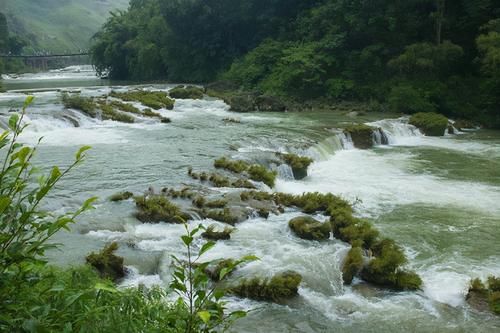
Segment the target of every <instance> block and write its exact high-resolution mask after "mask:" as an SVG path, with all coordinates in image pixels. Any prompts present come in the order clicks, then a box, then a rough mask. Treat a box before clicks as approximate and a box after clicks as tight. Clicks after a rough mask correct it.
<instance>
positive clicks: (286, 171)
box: [276, 164, 295, 180]
mask: <svg viewBox="0 0 500 333" xmlns="http://www.w3.org/2000/svg"><path fill="white" fill-rule="evenodd" d="M276 171H278V177H279V178H280V179H285V180H294V179H295V178H294V176H293V171H292V168H291V167H290V166H289V165H288V164H281V165H279V166H278V167H277V168H276Z"/></svg>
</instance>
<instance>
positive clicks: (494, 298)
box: [467, 276, 500, 315]
mask: <svg viewBox="0 0 500 333" xmlns="http://www.w3.org/2000/svg"><path fill="white" fill-rule="evenodd" d="M471 296H476V297H477V298H479V299H480V300H482V301H485V302H488V305H489V308H490V310H491V311H492V312H493V313H495V314H497V315H500V278H499V277H495V276H489V277H488V279H487V283H486V284H485V283H483V282H482V281H481V279H479V278H476V279H473V280H471V282H470V286H469V294H468V295H467V298H468V299H469V298H470V297H471Z"/></svg>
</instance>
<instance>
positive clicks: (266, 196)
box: [240, 191, 274, 201]
mask: <svg viewBox="0 0 500 333" xmlns="http://www.w3.org/2000/svg"><path fill="white" fill-rule="evenodd" d="M240 198H241V200H242V201H248V200H257V201H270V200H273V198H274V196H273V194H271V193H267V192H258V191H245V192H241V193H240Z"/></svg>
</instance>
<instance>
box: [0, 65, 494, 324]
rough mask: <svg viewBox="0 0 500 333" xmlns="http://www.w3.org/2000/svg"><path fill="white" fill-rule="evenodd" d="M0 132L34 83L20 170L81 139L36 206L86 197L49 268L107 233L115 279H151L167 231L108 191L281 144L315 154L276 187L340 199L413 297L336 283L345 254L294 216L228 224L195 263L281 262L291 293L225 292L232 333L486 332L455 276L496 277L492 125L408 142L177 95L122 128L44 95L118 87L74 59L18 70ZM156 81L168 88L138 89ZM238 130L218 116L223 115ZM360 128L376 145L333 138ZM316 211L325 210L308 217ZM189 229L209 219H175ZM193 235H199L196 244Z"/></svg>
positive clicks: (60, 160) (258, 270)
mask: <svg viewBox="0 0 500 333" xmlns="http://www.w3.org/2000/svg"><path fill="white" fill-rule="evenodd" d="M3 84H4V88H6V89H7V92H5V93H2V94H0V126H5V120H6V118H7V116H8V113H9V111H10V110H11V109H13V108H14V109H18V108H19V107H20V106H21V105H22V102H23V100H24V98H25V97H26V90H29V89H34V90H32V91H31V94H33V95H34V96H35V102H34V105H33V106H32V107H31V108H30V109H29V111H28V117H27V122H28V123H29V124H30V126H29V127H28V128H27V129H26V132H25V134H24V135H23V136H22V140H23V141H24V142H25V143H28V144H36V142H37V140H38V138H39V137H43V140H42V143H41V144H40V147H39V152H38V156H37V160H36V163H37V164H39V165H40V166H42V167H44V168H48V167H50V166H52V165H60V166H65V165H68V164H69V163H70V162H71V161H72V159H73V157H74V153H75V151H76V150H77V149H78V147H79V146H82V145H91V146H92V150H91V151H90V152H89V154H88V159H87V160H86V161H85V163H84V164H83V165H81V166H80V167H78V169H76V170H75V171H74V172H72V173H71V174H70V175H69V176H68V177H66V178H65V179H64V181H62V182H61V183H60V185H59V186H58V188H57V190H56V191H55V193H53V194H52V196H51V197H50V200H49V202H48V204H47V207H46V208H48V209H50V210H54V211H64V210H69V209H75V207H78V205H79V204H80V203H81V202H82V201H83V200H85V199H86V198H88V197H90V196H94V195H97V196H99V197H100V198H101V200H100V201H99V202H98V204H97V206H96V209H95V210H93V211H91V212H89V213H86V214H85V215H84V216H82V217H81V218H80V219H79V221H78V223H77V224H75V225H74V226H73V227H72V231H71V232H64V233H60V234H58V235H57V237H56V241H58V242H60V243H62V247H61V249H60V250H59V251H55V252H51V253H49V259H50V260H51V262H53V263H56V264H61V265H78V264H81V263H83V262H84V257H85V255H86V254H87V253H88V252H90V251H95V250H98V249H99V248H102V246H103V245H105V244H106V243H109V242H110V241H117V242H119V243H120V245H121V247H120V249H119V251H118V254H120V255H122V256H124V257H125V263H126V265H127V266H128V268H129V269H130V273H129V275H128V276H127V278H126V279H125V281H123V283H122V284H123V285H124V286H128V285H137V284H140V283H142V284H145V285H152V284H160V285H164V286H167V285H168V282H169V276H170V256H171V255H172V254H175V255H180V256H182V255H183V253H182V246H181V242H180V240H179V237H180V236H181V235H182V233H183V227H182V226H178V225H169V224H142V223H140V222H139V221H137V220H136V219H135V218H134V217H133V216H132V214H133V212H134V204H133V201H131V200H130V201H124V202H120V203H111V202H109V201H107V200H106V198H107V197H109V196H110V195H111V194H113V193H116V192H118V191H122V190H129V191H132V192H135V193H142V192H144V191H145V190H146V189H148V187H150V186H153V187H154V188H156V189H160V188H162V187H165V186H170V187H171V186H179V185H181V184H187V185H189V184H195V183H194V181H193V180H191V179H190V178H188V176H187V174H186V170H187V168H188V167H189V166H192V167H193V168H194V169H195V170H210V169H211V167H212V163H213V160H214V159H215V158H218V157H220V156H230V157H233V158H249V159H252V160H259V158H263V157H264V156H266V154H267V155H268V154H269V153H270V152H275V151H281V152H295V153H300V154H306V155H308V156H310V157H313V158H314V159H315V162H314V163H313V164H312V165H311V167H310V168H309V176H308V177H307V178H306V179H304V180H302V181H295V180H293V178H292V177H290V176H289V173H290V171H289V170H286V168H283V169H280V170H279V171H280V173H279V175H280V176H279V179H278V181H277V184H276V188H275V190H276V191H281V192H288V193H295V194H300V193H303V192H311V191H319V192H324V193H326V192H332V193H334V194H337V195H340V196H342V197H344V198H346V199H348V200H350V201H352V202H356V204H355V208H356V213H357V214H358V215H359V216H363V217H366V218H367V219H369V220H370V221H371V222H372V223H373V224H374V225H375V226H376V227H377V228H378V229H379V230H380V232H381V234H383V235H384V236H387V237H390V238H393V239H395V240H396V241H397V242H398V243H399V244H400V245H402V246H403V247H404V249H405V252H406V254H407V256H408V258H409V264H408V266H409V268H411V269H413V270H415V271H416V272H418V273H419V274H420V275H421V277H422V278H423V281H424V286H423V290H421V291H419V292H411V293H410V292H392V291H387V290H380V289H374V288H370V287H367V286H366V285H365V284H363V283H361V281H359V280H355V283H354V285H353V286H343V285H342V277H341V272H340V264H341V262H342V259H343V257H344V256H345V254H346V252H347V250H348V249H349V247H348V246H347V245H346V244H344V243H342V242H340V241H338V240H333V239H332V240H330V241H328V242H321V243H316V242H310V241H305V240H300V239H298V238H296V237H294V236H293V235H292V234H291V233H290V231H289V229H288V226H287V223H288V221H289V220H290V219H291V218H292V217H295V216H297V215H299V214H298V213H297V212H293V211H287V212H286V213H285V214H282V215H280V216H275V215H271V216H270V218H269V219H267V220H265V219H262V218H251V219H249V220H248V221H246V222H243V223H241V224H238V226H237V231H236V232H235V233H234V234H233V236H232V239H231V240H229V241H223V242H219V243H218V244H217V245H216V247H215V248H214V249H213V250H212V251H210V252H209V253H208V254H207V256H206V259H215V258H230V257H232V258H237V257H239V256H243V255H246V254H254V255H256V256H258V257H259V258H260V260H259V261H257V262H254V263H251V264H249V265H247V266H245V267H244V268H242V269H240V270H238V271H237V273H236V274H235V278H238V277H240V276H248V275H254V274H259V275H264V276H270V275H272V274H273V273H276V272H280V271H283V270H287V269H290V270H295V271H297V272H299V273H301V274H302V275H303V282H302V284H301V287H300V290H299V297H297V298H296V299H293V300H291V301H288V302H286V303H285V304H279V305H278V304H269V303H260V302H254V301H250V300H241V299H237V298H232V297H230V298H229V304H230V307H231V308H238V309H241V308H243V309H252V311H251V312H250V314H249V316H248V317H247V318H245V319H242V320H240V321H238V322H237V324H236V325H235V326H234V328H233V331H234V332H340V331H342V332H402V331H408V332H498V331H500V318H499V317H495V316H493V315H491V314H489V313H479V312H477V311H475V310H473V309H472V308H471V307H469V306H468V305H467V303H466V302H465V296H466V293H467V289H468V283H469V280H470V279H471V278H475V277H481V278H486V277H487V276H488V275H491V274H494V275H500V132H498V131H488V130H478V131H471V132H466V133H461V134H458V135H447V136H445V137H441V138H429V137H424V136H422V135H421V134H420V132H419V131H418V130H416V129H415V128H413V127H412V126H409V125H408V124H407V121H406V120H405V119H404V118H398V116H396V115H391V114H368V115H362V116H357V117H356V118H354V119H353V118H349V117H348V116H347V115H341V114H335V113H312V112H310V113H245V114H236V113H232V112H229V111H228V106H227V105H225V104H224V103H223V102H222V101H219V100H215V99H204V100H177V101H176V104H175V108H174V110H172V111H167V110H162V111H161V113H162V114H163V115H165V116H168V117H169V118H171V119H172V123H170V124H160V123H159V122H156V121H153V120H142V121H138V122H136V123H134V124H121V123H117V122H113V121H100V120H96V119H91V118H88V117H86V116H84V115H83V114H81V113H79V112H76V111H72V110H64V107H63V106H62V104H61V102H60V91H61V90H69V91H81V93H82V94H83V95H86V96H94V95H101V94H104V93H107V92H109V91H110V90H111V89H117V90H127V89H131V87H135V86H133V85H127V84H124V83H118V84H117V85H114V84H112V83H110V82H108V81H103V80H98V79H96V78H95V74H94V72H93V71H92V70H91V69H90V68H89V67H81V68H79V67H72V68H68V69H65V70H60V71H52V72H49V73H41V74H26V75H22V76H20V77H19V78H16V79H9V78H7V79H6V80H4V82H3ZM144 87H145V88H148V89H158V90H167V89H169V88H171V87H173V85H168V84H154V85H145V86H144ZM228 117H229V118H236V119H238V120H240V121H241V123H225V122H223V121H222V120H223V119H224V118H228ZM353 121H355V122H366V123H374V124H375V125H377V126H379V127H381V128H382V129H383V131H384V133H385V134H386V135H387V138H388V141H389V144H387V145H377V146H376V147H375V148H373V149H369V150H359V149H355V148H354V147H353V146H352V144H351V143H350V142H349V140H348V138H345V137H343V135H341V134H339V133H338V132H336V131H335V128H338V127H340V126H342V125H343V124H344V123H346V122H353ZM318 219H323V220H324V219H325V218H324V217H322V216H318ZM190 223H191V224H193V225H196V224H199V223H203V224H205V225H208V224H211V223H213V221H207V220H198V221H191V222H190ZM199 242H201V240H200V241H199Z"/></svg>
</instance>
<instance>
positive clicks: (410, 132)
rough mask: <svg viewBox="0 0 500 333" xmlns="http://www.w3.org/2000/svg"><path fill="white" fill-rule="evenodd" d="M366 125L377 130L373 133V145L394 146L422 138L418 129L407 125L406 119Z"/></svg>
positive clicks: (387, 120)
mask: <svg viewBox="0 0 500 333" xmlns="http://www.w3.org/2000/svg"><path fill="white" fill-rule="evenodd" d="M367 125H370V126H374V127H377V128H378V131H377V130H376V131H374V143H375V144H377V145H384V144H388V145H395V144H400V143H401V142H403V141H404V140H405V139H407V138H417V137H422V136H423V134H422V133H421V132H420V130H419V129H418V128H416V127H415V126H413V125H410V124H408V118H407V117H402V118H398V119H384V120H379V121H375V122H372V123H367ZM377 132H378V133H377Z"/></svg>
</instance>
